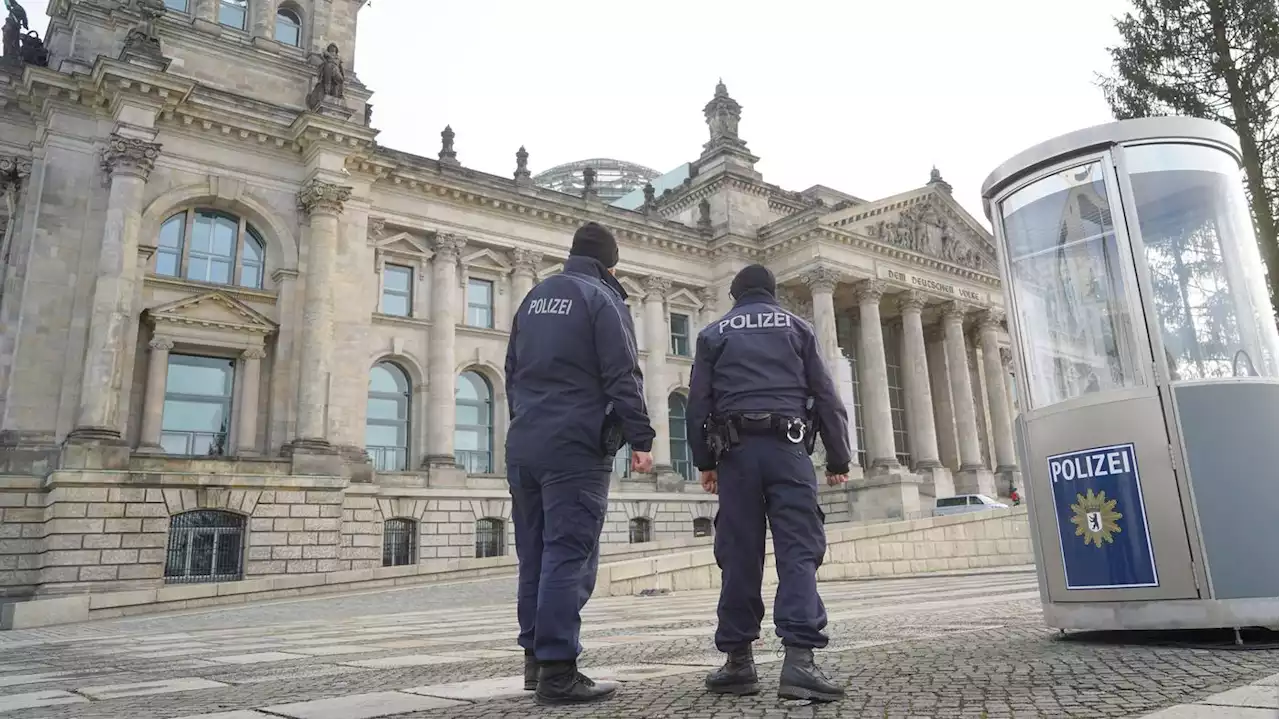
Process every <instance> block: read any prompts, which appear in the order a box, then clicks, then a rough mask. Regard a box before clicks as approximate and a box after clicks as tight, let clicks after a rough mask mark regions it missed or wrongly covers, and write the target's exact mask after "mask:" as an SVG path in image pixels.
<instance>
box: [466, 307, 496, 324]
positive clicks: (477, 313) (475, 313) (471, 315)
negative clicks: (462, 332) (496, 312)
mask: <svg viewBox="0 0 1280 719" xmlns="http://www.w3.org/2000/svg"><path fill="white" fill-rule="evenodd" d="M492 316H493V314H492V313H491V312H490V311H489V308H488V307H478V306H476V305H471V306H470V307H468V308H467V324H468V325H470V326H471V327H492V326H493V321H492V319H491V318H492Z"/></svg>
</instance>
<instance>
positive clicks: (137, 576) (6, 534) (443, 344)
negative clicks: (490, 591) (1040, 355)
mask: <svg viewBox="0 0 1280 719" xmlns="http://www.w3.org/2000/svg"><path fill="white" fill-rule="evenodd" d="M165 4H166V5H167V6H168V7H169V8H170V9H169V10H167V11H166V12H165V13H163V14H162V15H159V16H153V15H154V13H153V12H152V11H151V10H148V9H147V7H146V4H142V5H134V4H125V3H119V2H114V1H108V0H59V2H57V3H53V4H52V5H51V7H50V13H51V15H52V18H53V21H52V23H51V25H50V27H49V29H48V32H47V46H48V49H49V53H50V59H49V63H48V67H41V66H35V65H22V64H13V63H10V64H0V98H2V99H3V102H0V189H2V190H3V194H4V197H5V200H6V202H5V203H4V207H3V208H0V209H3V212H4V216H3V219H4V222H3V224H0V227H3V230H4V237H3V246H2V248H3V249H2V250H0V266H2V268H3V273H4V275H3V283H2V284H0V292H2V294H0V390H2V391H0V511H3V515H2V516H0V594H4V595H10V596H28V595H32V594H47V595H56V594H61V593H69V592H81V591H85V590H92V591H127V590H130V589H138V590H142V589H148V588H154V587H155V586H159V585H161V584H162V583H164V582H181V581H192V582H198V581H208V580H214V579H217V580H222V579H234V578H244V579H250V578H255V577H266V576H277V575H282V576H287V575H302V574H310V573H320V572H333V571H347V570H352V571H354V570H361V569H367V568H371V567H380V566H382V565H383V564H384V563H387V562H390V563H392V564H397V563H400V562H410V563H413V562H426V561H429V560H436V559H450V558H462V557H473V556H475V555H476V553H477V552H478V551H479V552H481V553H489V552H499V553H510V552H511V547H512V546H513V541H512V526H511V522H510V521H509V520H510V505H509V497H508V496H507V492H506V485H505V480H504V479H503V477H502V468H503V466H504V461H503V438H504V432H505V424H506V422H505V415H506V412H505V410H504V405H505V402H506V398H505V390H504V377H503V364H504V358H505V347H506V335H507V329H508V328H509V326H510V317H511V314H512V313H513V312H514V311H515V308H516V307H517V306H518V304H519V302H520V300H521V299H522V298H523V296H524V295H525V293H527V292H528V291H529V289H530V288H531V287H533V285H534V284H535V283H537V282H538V281H539V280H540V279H542V278H545V277H546V276H548V275H549V274H551V273H554V272H556V271H558V269H559V267H560V263H561V262H562V261H563V259H564V258H565V256H566V255H567V252H568V247H569V241H570V238H571V235H572V233H573V230H574V229H575V228H576V227H578V226H579V225H580V224H582V223H583V222H585V221H588V220H594V221H597V222H600V223H602V224H604V225H606V226H608V227H610V228H611V229H612V230H613V231H614V232H615V234H616V235H617V236H618V238H619V242H620V244H621V256H622V261H621V263H620V265H619V278H620V281H621V282H622V284H623V285H624V286H625V287H626V288H627V290H628V292H629V294H630V297H629V299H628V304H629V306H630V308H631V311H632V313H633V315H634V317H635V320H636V326H637V335H638V338H637V339H638V342H639V346H640V349H641V354H642V358H641V362H642V363H643V365H642V368H643V370H644V373H645V379H646V387H647V391H648V397H647V401H648V404H649V407H650V410H651V411H650V414H651V416H652V419H653V424H654V427H655V429H656V430H657V432H658V440H657V442H656V443H655V446H654V456H655V471H654V472H653V473H652V474H650V475H646V476H630V475H629V473H628V472H626V471H621V472H619V474H618V475H617V476H616V477H615V483H614V487H613V494H612V500H611V502H612V504H611V509H610V512H609V517H608V520H607V524H606V528H605V535H604V540H605V542H606V543H609V544H611V545H613V544H622V543H629V542H646V541H653V540H662V539H668V538H674V537H683V536H692V535H693V534H694V532H695V531H698V532H699V533H702V532H705V531H707V530H706V525H707V524H708V521H707V520H709V519H710V518H711V517H712V516H713V514H714V502H715V498H714V497H710V496H707V495H705V494H703V493H702V492H701V491H700V490H699V489H698V488H697V484H696V483H692V482H689V481H688V480H689V478H690V477H691V475H692V474H693V472H692V471H691V468H690V467H689V462H688V452H687V447H686V446H685V445H684V444H683V442H682V441H681V440H680V438H681V437H682V435H683V427H682V425H681V423H682V422H683V407H684V400H683V396H684V395H683V393H684V392H685V390H686V388H687V386H688V382H689V371H690V368H691V366H692V358H691V357H690V356H689V355H690V353H691V351H692V347H693V342H692V337H693V336H694V335H695V334H696V333H697V331H698V330H699V329H701V328H702V327H703V326H705V325H706V324H708V323H710V322H712V321H714V320H715V319H716V318H717V317H718V316H719V315H720V314H721V313H722V312H723V311H724V310H726V309H728V307H729V297H728V285H729V281H730V279H731V278H732V276H733V275H734V273H736V272H737V270H738V269H740V268H741V267H743V266H745V265H746V264H749V263H751V262H757V261H758V262H764V263H766V264H768V265H769V266H771V267H772V268H773V269H774V271H775V273H776V274H777V276H778V279H779V283H780V287H781V290H780V293H781V295H782V296H783V297H784V298H785V301H786V303H787V304H788V306H789V307H791V308H792V309H794V310H795V311H797V312H798V313H800V314H803V315H805V316H808V317H809V318H811V319H812V320H813V322H814V324H815V327H816V329H817V332H818V335H819V338H820V341H821V347H822V351H823V354H824V357H825V359H826V360H827V362H828V363H829V364H830V366H831V369H832V370H833V373H834V374H835V376H836V378H837V379H838V381H839V385H840V388H841V392H842V396H843V397H844V399H845V402H846V405H847V406H848V408H849V410H850V414H851V417H854V418H856V422H855V425H856V426H855V427H854V428H853V429H852V431H851V434H853V435H854V437H853V439H854V440H855V442H856V441H857V439H858V438H862V439H864V440H865V441H863V442H857V444H858V445H859V446H860V447H862V450H863V451H862V452H860V465H859V466H858V467H855V469H854V472H853V480H852V482H851V484H850V486H849V487H848V488H847V489H841V490H835V491H824V494H823V506H824V510H825V511H826V512H827V514H828V517H829V519H830V520H831V521H843V520H866V519H876V518H884V517H910V516H915V515H918V514H922V513H928V510H929V507H930V503H931V501H932V499H931V498H932V497H933V496H935V495H938V496H945V495H949V494H951V493H953V492H955V491H982V492H985V493H987V494H995V493H996V492H997V489H999V490H1001V491H1004V490H1005V489H1007V485H1008V483H1010V482H1012V481H1014V477H1015V476H1016V466H1015V465H1016V463H1015V460H1014V457H1013V449H1012V447H1013V444H1012V439H1011V436H1010V430H1009V427H1010V416H1011V413H1012V411H1013V403H1012V402H1011V400H1010V398H1009V397H1008V396H1007V394H1006V388H1007V387H1008V386H1009V381H1008V371H1009V369H1008V362H1007V361H1005V360H1004V358H1003V356H1002V353H1001V351H1000V350H1001V347H1002V346H1004V345H1005V344H1006V343H1007V338H1006V336H1005V333H1004V331H1003V329H1002V327H1001V315H1000V307H999V305H1000V303H1001V297H1000V288H999V282H998V279H997V277H996V270H995V263H994V250H993V247H992V242H991V237H990V236H989V234H988V233H986V232H985V230H983V228H982V227H981V226H980V225H979V224H978V223H977V222H976V221H974V219H973V218H972V217H970V216H969V215H968V214H966V213H965V211H964V210H963V209H961V207H960V206H959V205H958V204H957V203H956V202H955V201H954V199H953V198H952V197H951V194H950V187H949V186H948V185H947V184H946V183H945V182H944V181H942V178H941V176H940V175H939V174H938V173H937V172H936V171H935V172H934V173H933V176H932V177H931V179H930V181H929V183H928V184H926V185H924V186H922V187H919V188H916V189H912V190H909V191H906V192H903V193H901V194H899V195H895V196H892V197H888V198H884V199H881V200H877V201H865V200H862V199H859V198H856V197H853V196H851V195H847V194H845V193H841V192H838V191H835V190H832V189H830V188H826V187H822V186H814V187H812V188H810V189H808V190H805V191H803V192H793V191H788V190H784V189H782V188H780V187H778V186H776V185H772V184H770V183H768V182H766V181H765V180H764V178H763V177H762V176H761V174H760V173H759V172H758V171H757V170H756V169H755V163H756V161H757V159H758V158H756V157H755V156H754V155H752V154H751V152H750V151H749V150H748V148H747V143H746V142H745V140H744V139H743V138H742V137H741V136H740V134H739V128H738V123H739V120H740V118H741V114H742V107H741V105H739V104H738V103H737V102H736V101H735V100H733V99H732V98H731V97H730V96H729V94H728V90H727V89H726V88H725V87H724V85H723V84H721V85H718V86H717V87H716V88H715V92H714V95H713V97H712V99H711V101H710V102H709V103H708V104H707V105H706V107H705V108H704V109H703V110H704V119H705V121H706V123H707V126H708V129H709V135H710V137H709V140H708V142H707V143H706V144H705V145H704V146H703V148H702V152H701V155H700V156H699V157H698V158H697V159H696V160H695V161H693V162H691V163H690V164H689V165H688V167H689V171H690V175H689V177H688V178H687V179H686V180H685V181H684V183H683V184H682V185H679V186H677V187H675V188H672V189H669V190H665V191H664V192H663V193H661V194H660V195H658V194H656V193H654V192H653V191H652V189H651V188H649V189H647V190H646V192H645V193H644V194H645V197H646V200H645V202H644V204H643V206H641V207H640V208H638V209H636V210H629V209H622V208H621V207H618V206H614V205H606V204H604V203H603V202H602V201H601V200H600V199H599V197H598V196H596V195H595V194H593V193H590V192H584V196H582V197H575V196H570V195H566V194H562V193H559V192H555V191H552V190H548V189H545V188H541V187H538V186H536V185H534V184H532V183H531V182H530V181H529V170H528V166H527V159H528V153H527V152H525V151H524V150H523V148H521V150H520V153H519V154H517V163H518V164H517V165H516V169H515V172H514V173H512V174H511V175H510V176H496V175H491V174H487V173H484V172H481V171H479V170H475V169H472V168H468V167H466V166H465V164H463V163H462V162H461V161H460V160H459V159H458V157H459V153H458V151H457V150H456V149H455V147H454V133H453V131H452V129H450V128H446V131H445V132H444V133H442V141H443V142H442V148H441V151H440V154H439V159H431V158H425V157H417V156H412V155H408V154H406V153H402V152H397V151H395V150H391V149H389V148H386V147H383V146H381V145H379V144H378V143H377V140H376V138H377V134H378V133H377V130H376V129H374V128H373V127H371V126H370V124H369V123H370V116H371V114H370V108H371V106H370V105H369V104H368V101H369V99H370V97H371V91H370V90H369V89H368V88H366V87H365V86H364V85H363V84H361V82H360V81H359V79H358V78H357V77H356V75H355V73H354V72H353V71H352V58H353V50H354V39H355V27H356V17H357V14H358V11H359V9H360V7H361V5H362V4H363V1H362V0H290V3H288V5H289V8H288V9H289V12H290V13H293V15H294V16H298V17H301V26H300V27H299V28H298V31H297V33H296V35H290V34H289V31H288V28H287V27H285V29H284V30H281V29H280V28H281V27H283V26H280V25H278V24H277V23H276V18H274V17H273V16H272V11H271V8H272V7H273V4H272V3H267V2H261V1H259V0H250V2H249V4H248V10H247V12H246V13H245V15H244V16H243V18H241V17H240V16H237V15H235V13H231V15H227V14H226V13H225V12H223V11H224V10H225V8H222V7H221V5H220V3H218V2H216V1H215V0H186V1H185V2H184V1H183V0H167V1H166V2H165ZM143 11H145V12H147V15H146V16H144V15H143V14H141V13H142V12H143ZM461 156H462V157H463V158H464V159H465V148H463V152H462V153H461ZM371 438H373V439H371ZM815 462H819V463H820V462H821V457H820V456H819V457H815ZM997 476H1001V477H1002V478H1003V479H1002V483H1001V484H1000V485H997V483H996V477H997ZM922 497H923V499H922ZM392 527H399V528H401V529H402V530H403V531H400V533H399V534H395V537H399V539H397V540H396V541H400V542H402V544H396V545H394V546H393V544H394V542H393V541H392V538H393V534H394V532H393V531H392V529H391V528H392ZM219 543H221V544H219ZM217 547H221V549H217ZM219 552H221V554H219Z"/></svg>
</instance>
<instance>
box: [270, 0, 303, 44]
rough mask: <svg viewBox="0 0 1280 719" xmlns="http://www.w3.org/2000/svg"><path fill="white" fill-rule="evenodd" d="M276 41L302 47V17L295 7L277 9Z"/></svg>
mask: <svg viewBox="0 0 1280 719" xmlns="http://www.w3.org/2000/svg"><path fill="white" fill-rule="evenodd" d="M276 42H282V43H284V44H285V45H292V46H293V47H302V18H301V17H299V15H298V12H297V11H296V10H294V9H293V8H288V7H282V8H280V9H279V10H276Z"/></svg>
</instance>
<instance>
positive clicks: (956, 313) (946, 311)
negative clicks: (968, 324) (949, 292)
mask: <svg viewBox="0 0 1280 719" xmlns="http://www.w3.org/2000/svg"><path fill="white" fill-rule="evenodd" d="M969 310H970V307H969V305H966V304H965V303H963V302H957V301H955V300H952V301H950V302H944V303H943V305H942V319H944V320H946V321H948V322H964V316H965V315H966V314H968V313H969Z"/></svg>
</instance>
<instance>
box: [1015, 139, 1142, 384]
mask: <svg viewBox="0 0 1280 719" xmlns="http://www.w3.org/2000/svg"><path fill="white" fill-rule="evenodd" d="M1104 177H1105V173H1104V166H1103V163H1102V162H1101V161H1100V160H1099V161H1093V162H1089V163H1086V164H1082V165H1078V166H1076V167H1073V168H1070V169H1067V170H1064V171H1062V172H1057V173H1054V174H1052V175H1049V176H1048V177H1045V178H1042V179H1040V180H1038V181H1036V182H1033V183H1032V184H1030V185H1028V186H1026V187H1024V188H1022V189H1021V190H1018V191H1017V192H1015V193H1013V194H1012V195H1010V196H1009V197H1008V198H1007V199H1005V200H1004V201H1003V202H1001V203H1000V216H1001V220H1002V222H1003V229H1004V232H1003V235H1004V239H1005V242H1006V246H1007V248H1008V259H1009V271H1010V277H1009V282H1010V290H1011V294H1012V296H1013V305H1014V307H1013V310H1014V311H1015V312H1017V314H1018V317H1019V327H1020V328H1021V331H1022V333H1023V340H1022V344H1023V347H1022V352H1023V360H1024V365H1025V366H1026V368H1027V374H1028V376H1027V384H1028V386H1029V388H1030V395H1031V396H1030V397H1029V398H1028V399H1029V409H1039V408H1042V407H1047V406H1049V405H1054V404H1058V403H1060V402H1066V401H1068V400H1072V399H1075V398H1077V397H1081V396H1084V395H1089V394H1093V393H1098V392H1107V391H1111V390H1120V389H1128V388H1133V387H1137V386H1140V385H1142V384H1143V379H1142V373H1141V372H1140V371H1139V369H1138V368H1139V366H1140V364H1139V360H1138V357H1139V354H1138V352H1137V351H1136V348H1135V347H1134V340H1133V338H1134V336H1135V334H1134V323H1135V318H1134V317H1133V316H1132V311H1131V308H1132V306H1133V304H1132V302H1131V301H1130V300H1131V298H1130V297H1128V293H1127V290H1126V285H1125V281H1124V278H1125V272H1124V270H1123V264H1122V263H1123V262H1124V259H1123V254H1122V252H1121V249H1120V245H1119V240H1118V238H1117V235H1116V223H1115V219H1114V218H1113V216H1112V208H1111V203H1110V201H1109V200H1108V196H1107V188H1106V183H1105V180H1104Z"/></svg>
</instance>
